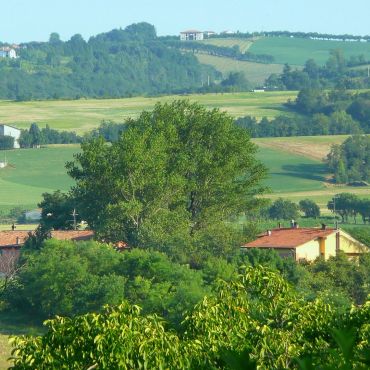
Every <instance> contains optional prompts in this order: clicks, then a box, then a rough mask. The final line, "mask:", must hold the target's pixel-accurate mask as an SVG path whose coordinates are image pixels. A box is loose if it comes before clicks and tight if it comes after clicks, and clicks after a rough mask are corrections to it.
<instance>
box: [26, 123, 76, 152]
mask: <svg viewBox="0 0 370 370" xmlns="http://www.w3.org/2000/svg"><path fill="white" fill-rule="evenodd" d="M81 142H82V137H81V136H78V135H77V134H76V133H75V132H73V131H58V130H54V129H52V128H50V127H49V125H46V127H43V128H41V129H40V128H39V126H38V125H37V123H32V124H31V126H30V128H29V129H28V130H21V136H20V138H19V145H20V146H21V148H37V147H39V146H40V145H43V144H75V143H81Z"/></svg>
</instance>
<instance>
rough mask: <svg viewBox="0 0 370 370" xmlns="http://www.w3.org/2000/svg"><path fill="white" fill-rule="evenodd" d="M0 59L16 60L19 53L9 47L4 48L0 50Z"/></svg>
mask: <svg viewBox="0 0 370 370" xmlns="http://www.w3.org/2000/svg"><path fill="white" fill-rule="evenodd" d="M0 58H9V59H16V58H17V52H16V51H15V50H14V49H13V48H10V47H9V46H4V47H2V48H0Z"/></svg>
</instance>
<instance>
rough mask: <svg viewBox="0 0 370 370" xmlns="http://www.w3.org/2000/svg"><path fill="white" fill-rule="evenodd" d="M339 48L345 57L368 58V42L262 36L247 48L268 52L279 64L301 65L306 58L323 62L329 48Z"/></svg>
mask: <svg viewBox="0 0 370 370" xmlns="http://www.w3.org/2000/svg"><path fill="white" fill-rule="evenodd" d="M334 49H341V50H342V51H343V54H344V56H345V57H346V58H348V59H349V58H350V57H351V56H354V57H357V56H359V55H362V54H363V55H364V56H365V59H367V60H368V59H370V42H366V43H364V42H344V41H323V40H311V39H304V38H292V37H262V38H259V39H257V40H256V41H255V42H253V44H252V45H251V46H250V48H249V49H248V50H249V51H250V52H252V53H255V54H270V55H272V56H273V57H274V59H275V62H276V63H279V64H285V63H288V64H291V65H303V64H304V63H305V62H306V61H307V60H308V59H314V60H315V61H316V63H318V64H321V65H322V64H325V62H326V61H327V59H328V57H329V53H330V50H334Z"/></svg>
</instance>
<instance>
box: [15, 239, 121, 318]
mask: <svg viewBox="0 0 370 370" xmlns="http://www.w3.org/2000/svg"><path fill="white" fill-rule="evenodd" d="M26 249H27V250H26V251H25V253H26V254H25V256H24V258H23V260H25V261H26V263H25V266H24V267H23V268H22V269H21V271H20V273H19V276H18V277H17V288H16V289H15V291H13V292H12V295H11V297H9V300H10V301H14V302H16V304H17V307H18V308H20V309H22V310H26V311H27V312H30V311H31V312H34V313H35V314H37V315H40V316H41V317H44V318H45V317H50V316H54V315H56V314H59V315H75V314H79V313H86V312H89V311H97V310H100V308H101V307H102V306H103V305H104V304H106V303H110V304H117V303H119V302H120V301H121V300H122V299H123V298H124V288H125V281H126V279H125V278H124V277H122V276H119V275H117V274H115V272H114V271H115V269H116V268H117V266H118V265H119V262H120V258H119V254H118V253H117V252H116V251H115V250H114V249H113V248H112V247H111V246H108V245H103V244H96V243H93V242H89V243H78V244H76V243H73V242H66V241H65V242H60V241H56V240H48V241H47V242H44V244H43V245H42V248H41V249H40V251H39V252H32V251H30V250H29V249H28V248H26Z"/></svg>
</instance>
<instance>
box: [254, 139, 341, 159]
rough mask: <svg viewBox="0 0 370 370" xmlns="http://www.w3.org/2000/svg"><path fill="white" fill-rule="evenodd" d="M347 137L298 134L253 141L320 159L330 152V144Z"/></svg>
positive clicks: (267, 146)
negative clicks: (297, 135)
mask: <svg viewBox="0 0 370 370" xmlns="http://www.w3.org/2000/svg"><path fill="white" fill-rule="evenodd" d="M347 138H348V135H334V136H299V137H278V138H260V139H254V140H253V141H254V142H255V143H256V144H257V145H258V146H260V147H263V148H272V149H278V150H282V151H284V152H289V153H293V154H299V155H303V156H305V157H308V158H312V159H317V160H320V161H322V160H324V159H325V158H326V156H327V155H328V153H329V152H330V149H331V147H332V145H340V144H342V143H343V142H344V141H345V140H346V139H347Z"/></svg>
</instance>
